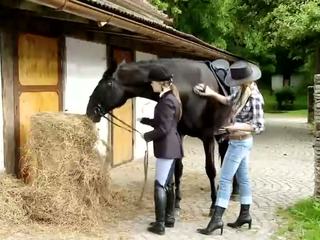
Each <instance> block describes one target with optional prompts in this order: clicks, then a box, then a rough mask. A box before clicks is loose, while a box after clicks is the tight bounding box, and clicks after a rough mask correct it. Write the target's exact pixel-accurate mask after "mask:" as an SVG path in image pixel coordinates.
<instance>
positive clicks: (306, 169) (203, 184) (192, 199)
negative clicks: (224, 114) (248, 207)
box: [109, 117, 314, 240]
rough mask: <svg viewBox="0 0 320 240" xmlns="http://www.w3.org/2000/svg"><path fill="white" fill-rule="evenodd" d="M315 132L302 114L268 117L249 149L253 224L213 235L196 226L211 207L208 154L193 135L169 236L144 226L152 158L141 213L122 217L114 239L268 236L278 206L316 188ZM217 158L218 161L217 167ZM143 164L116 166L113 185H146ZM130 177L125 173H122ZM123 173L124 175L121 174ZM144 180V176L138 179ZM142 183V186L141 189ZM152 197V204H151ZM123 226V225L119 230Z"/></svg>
mask: <svg viewBox="0 0 320 240" xmlns="http://www.w3.org/2000/svg"><path fill="white" fill-rule="evenodd" d="M312 141H313V138H312V135H311V134H310V130H309V129H308V125H307V124H306V119H304V118H289V119H285V118H280V117H277V118H275V117H267V118H266V132H264V133H263V134H262V135H260V136H256V137H255V143H254V147H253V151H252V154H251V163H250V172H251V180H252V187H253V195H254V204H253V206H252V215H253V227H252V229H251V230H250V231H248V230H247V229H241V230H234V229H230V228H228V227H225V229H224V234H223V235H222V236H220V235H219V233H218V231H217V232H216V233H214V236H203V235H200V234H198V233H196V229H197V228H198V227H204V226H206V225H207V223H208V221H209V218H208V217H207V216H206V215H207V213H208V207H209V206H210V198H209V196H210V188H209V181H208V179H207V176H206V174H205V170H204V153H203V150H202V145H201V142H200V141H198V140H197V139H194V138H187V139H186V141H185V146H184V147H185V155H186V158H185V159H184V166H185V168H184V175H183V179H182V193H183V200H182V202H181V207H182V210H181V213H180V216H179V218H178V220H177V224H176V226H175V228H173V229H166V235H165V236H161V237H159V236H155V235H153V234H150V233H148V232H147V231H146V227H147V224H148V223H149V222H150V221H152V220H153V217H154V216H153V206H152V181H153V172H154V165H153V163H154V161H153V160H151V166H149V167H150V168H149V173H150V174H149V178H148V179H149V182H148V189H147V192H146V197H145V199H144V201H143V205H144V206H145V208H146V209H147V212H146V211H145V210H146V209H144V210H143V212H144V213H143V214H139V212H137V214H136V216H135V217H134V218H133V219H130V220H127V221H122V222H121V223H119V225H118V227H116V228H115V229H114V231H115V232H113V233H109V234H111V235H109V237H110V239H212V238H214V239H234V240H236V239H246V240H250V239H255V240H256V239H269V238H270V236H271V235H272V234H273V233H274V231H275V229H276V228H277V221H276V214H275V210H276V209H277V208H278V207H285V206H288V205H289V204H291V203H293V202H295V201H296V200H298V199H300V198H304V197H307V196H310V195H312V192H313V176H314V175H313V148H312V144H313V143H312ZM219 164H220V163H219V161H218V160H217V164H216V165H217V166H219ZM141 165H142V163H141V162H139V161H136V162H133V163H130V164H126V165H123V166H120V167H118V168H116V169H114V170H113V171H112V179H113V181H114V183H115V184H119V185H120V186H127V187H129V188H130V189H135V188H137V191H139V192H140V189H141V186H142V175H143V171H142V166H141ZM124 172H125V173H126V176H125V177H124V176H123V173H124ZM121 175H122V176H121ZM139 179H140V181H139ZM139 186H140V189H139ZM150 202H151V205H150ZM238 211H239V203H238V202H234V201H232V202H231V203H230V207H229V209H228V210H227V212H226V214H225V216H224V221H225V222H228V221H232V220H234V219H236V217H237V215H238ZM119 229H125V231H124V232H123V233H119V232H118V231H119Z"/></svg>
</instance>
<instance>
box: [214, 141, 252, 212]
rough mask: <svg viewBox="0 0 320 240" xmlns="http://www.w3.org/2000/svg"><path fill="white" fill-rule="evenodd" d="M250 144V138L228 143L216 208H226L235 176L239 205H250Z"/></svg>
mask: <svg viewBox="0 0 320 240" xmlns="http://www.w3.org/2000/svg"><path fill="white" fill-rule="evenodd" d="M252 143H253V139H252V137H250V138H247V139H244V140H230V141H229V146H228V150H227V152H226V155H225V157H224V160H223V164H222V167H221V175H220V183H219V190H218V194H217V200H216V206H219V207H223V208H227V207H228V203H229V200H230V196H231V190H232V179H233V176H234V175H235V174H236V178H237V180H238V183H239V190H240V202H241V204H251V203H252V193H251V186H250V180H249V155H250V150H251V148H252Z"/></svg>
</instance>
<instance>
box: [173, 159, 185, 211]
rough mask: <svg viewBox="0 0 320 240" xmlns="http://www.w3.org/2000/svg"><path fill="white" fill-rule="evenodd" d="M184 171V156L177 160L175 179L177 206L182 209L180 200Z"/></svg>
mask: <svg viewBox="0 0 320 240" xmlns="http://www.w3.org/2000/svg"><path fill="white" fill-rule="evenodd" d="M182 172H183V164H182V158H178V159H176V161H175V167H174V181H175V185H176V190H175V193H176V201H175V208H178V209H180V201H181V190H180V180H181V177H182Z"/></svg>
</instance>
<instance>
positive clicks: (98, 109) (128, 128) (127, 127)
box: [95, 104, 149, 202]
mask: <svg viewBox="0 0 320 240" xmlns="http://www.w3.org/2000/svg"><path fill="white" fill-rule="evenodd" d="M95 112H96V113H97V114H99V115H100V116H101V117H103V118H105V119H106V120H107V121H108V122H110V123H111V124H113V125H115V126H117V127H119V128H121V129H123V130H126V131H128V132H131V133H133V132H137V133H139V134H140V136H141V137H142V136H143V134H142V133H141V132H140V131H139V130H137V129H136V128H134V127H132V126H130V125H129V124H128V123H126V122H124V121H123V120H121V119H120V118H118V117H116V116H114V115H113V114H112V113H108V114H109V115H110V116H111V117H112V119H116V120H117V121H119V122H120V123H121V124H123V125H124V126H121V125H119V124H118V123H115V122H114V121H113V120H111V119H110V118H108V117H106V116H105V114H106V112H105V111H104V110H103V109H102V106H101V105H100V104H99V105H98V106H97V107H96V110H95ZM142 138H143V137H142ZM143 140H144V138H143ZM144 141H145V143H146V150H145V151H144V157H143V169H144V182H143V187H142V191H141V194H140V197H139V202H141V200H142V198H143V195H144V192H145V189H146V185H147V179H148V165H149V150H148V142H147V141H146V140H144Z"/></svg>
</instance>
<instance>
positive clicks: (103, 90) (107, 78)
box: [87, 59, 232, 212]
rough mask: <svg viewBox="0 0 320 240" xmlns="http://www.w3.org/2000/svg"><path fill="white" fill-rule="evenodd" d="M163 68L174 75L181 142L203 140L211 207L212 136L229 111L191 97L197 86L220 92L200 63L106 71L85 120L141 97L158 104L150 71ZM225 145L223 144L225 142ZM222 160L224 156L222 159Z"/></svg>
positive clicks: (146, 64) (156, 62)
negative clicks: (178, 100) (128, 100)
mask: <svg viewBox="0 0 320 240" xmlns="http://www.w3.org/2000/svg"><path fill="white" fill-rule="evenodd" d="M159 65H164V66H165V67H167V68H168V69H169V70H170V72H171V73H172V74H173V83H174V84H175V85H176V86H177V88H178V90H179V93H180V97H181V101H182V107H183V115H182V118H181V120H180V122H179V125H178V131H179V133H180V136H181V138H183V136H184V135H189V136H192V137H197V138H199V139H201V140H202V142H203V146H204V150H205V156H206V166H205V167H206V173H207V176H208V178H209V180H210V185H211V199H212V205H211V207H210V212H212V209H213V207H214V203H215V200H216V189H215V176H216V168H215V165H214V139H215V136H214V133H217V132H218V129H219V128H221V127H222V126H223V125H225V124H227V123H228V122H229V120H230V117H231V114H232V111H231V107H229V106H225V105H222V104H220V103H219V102H217V101H215V100H213V99H209V98H203V97H199V96H197V95H196V94H194V93H193V87H194V86H195V85H196V84H198V83H204V84H206V85H208V86H210V87H211V88H212V89H214V90H216V91H219V92H221V89H220V88H219V84H218V83H217V79H216V77H215V76H214V75H213V73H212V72H211V71H210V69H209V68H208V66H207V64H206V63H205V62H203V61H193V60H187V59H159V60H153V61H143V62H136V63H129V64H126V63H123V64H120V65H119V66H118V68H115V67H113V68H110V69H108V70H107V71H106V72H105V73H104V75H103V77H102V80H101V81H100V82H99V84H98V85H97V87H96V88H95V89H94V91H93V93H92V95H91V97H90V100H89V103H88V106H87V116H88V117H89V118H90V119H91V120H92V121H94V122H99V121H100V118H101V115H100V114H99V112H98V111H97V107H98V106H99V108H100V109H101V108H102V109H103V111H104V112H105V113H107V112H109V111H111V110H113V109H115V108H117V107H120V106H121V105H123V104H124V103H125V102H126V100H127V99H129V98H133V97H144V98H148V99H152V100H155V101H157V100H158V98H159V95H158V94H156V93H154V92H153V91H152V88H151V85H150V83H151V82H150V80H149V79H148V74H149V71H150V70H151V69H152V68H157V67H158V66H159ZM224 144H225V142H224ZM220 150H221V154H223V155H224V153H225V151H226V145H221V148H220ZM222 159H223V156H222ZM182 170H183V165H182V159H177V160H176V166H175V184H176V207H177V208H180V200H181V194H180V178H181V176H182Z"/></svg>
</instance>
